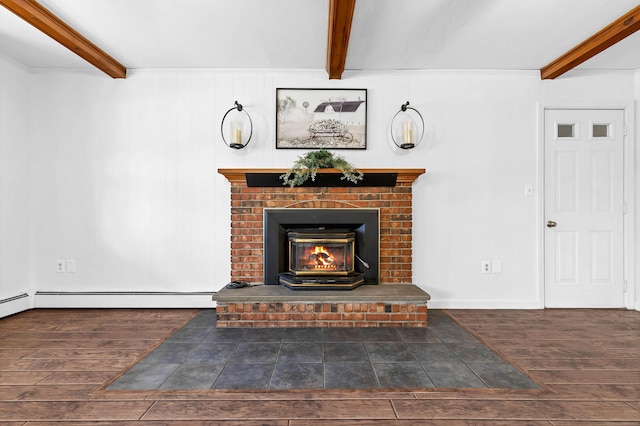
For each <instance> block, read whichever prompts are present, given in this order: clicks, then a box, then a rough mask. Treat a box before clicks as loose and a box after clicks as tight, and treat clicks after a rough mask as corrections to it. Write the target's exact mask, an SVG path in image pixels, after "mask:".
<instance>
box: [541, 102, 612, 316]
mask: <svg viewBox="0 0 640 426" xmlns="http://www.w3.org/2000/svg"><path fill="white" fill-rule="evenodd" d="M544 128H545V138H544V149H545V158H544V161H545V195H544V202H545V223H544V226H545V258H544V261H545V306H546V307H550V308H557V307H565V308H621V307H624V285H623V279H624V277H623V207H624V206H623V202H624V200H623V175H624V174H623V162H624V161H623V160H624V158H623V157H624V150H623V140H624V112H623V111H622V110H565V109H552V110H545V125H544Z"/></svg>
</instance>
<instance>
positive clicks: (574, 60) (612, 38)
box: [540, 6, 640, 80]
mask: <svg viewBox="0 0 640 426" xmlns="http://www.w3.org/2000/svg"><path fill="white" fill-rule="evenodd" d="M638 30H640V6H636V7H635V8H633V9H632V10H631V11H629V12H627V13H626V14H625V15H623V16H621V17H620V18H618V19H616V20H615V21H613V22H612V23H611V24H609V25H607V26H606V27H604V28H603V29H601V30H600V31H598V32H597V33H595V34H594V35H592V36H591V37H589V38H588V39H586V40H585V41H583V42H582V43H580V44H579V45H577V46H576V47H574V48H573V49H571V50H569V51H568V52H567V53H565V54H564V55H562V56H560V57H559V58H557V59H556V60H554V61H552V62H551V63H549V64H548V65H546V66H544V67H543V68H541V69H540V77H541V78H542V79H543V80H551V79H554V78H556V77H558V76H560V75H562V74H564V73H565V72H567V71H569V70H571V69H573V68H575V67H577V66H578V65H580V64H581V63H583V62H584V61H586V60H587V59H590V58H592V57H594V56H595V55H597V54H598V53H600V52H602V51H603V50H605V49H607V48H609V47H611V46H613V45H614V44H616V43H617V42H619V41H620V40H622V39H623V38H625V37H627V36H629V35H631V34H633V33H635V32H636V31H638Z"/></svg>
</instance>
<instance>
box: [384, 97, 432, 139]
mask: <svg viewBox="0 0 640 426" xmlns="http://www.w3.org/2000/svg"><path fill="white" fill-rule="evenodd" d="M422 136H424V120H423V119H422V114H420V112H419V111H418V110H417V109H415V108H413V107H410V106H409V101H407V103H405V104H402V106H401V107H400V111H398V112H396V115H394V116H393V119H392V120H391V139H393V143H395V144H396V146H398V147H399V148H402V149H411V148H415V147H416V146H418V144H419V143H420V141H421V140H422Z"/></svg>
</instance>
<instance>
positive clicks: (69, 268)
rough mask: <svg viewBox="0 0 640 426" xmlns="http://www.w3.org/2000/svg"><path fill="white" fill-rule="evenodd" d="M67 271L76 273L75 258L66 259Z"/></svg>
mask: <svg viewBox="0 0 640 426" xmlns="http://www.w3.org/2000/svg"><path fill="white" fill-rule="evenodd" d="M67 272H68V273H70V274H75V273H76V260H75V259H67Z"/></svg>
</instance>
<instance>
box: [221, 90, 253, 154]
mask: <svg viewBox="0 0 640 426" xmlns="http://www.w3.org/2000/svg"><path fill="white" fill-rule="evenodd" d="M225 122H227V123H228V124H225ZM220 133H221V134H222V140H223V141H224V143H225V144H226V145H227V146H228V147H229V148H233V149H242V148H244V147H245V146H247V145H248V144H249V141H250V140H251V136H252V135H253V122H252V121H251V116H250V115H249V113H248V112H247V111H246V110H245V109H244V108H243V107H242V105H241V104H239V103H238V101H236V102H235V106H234V107H233V108H230V109H229V111H227V112H226V113H225V114H224V117H222V123H220Z"/></svg>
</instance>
